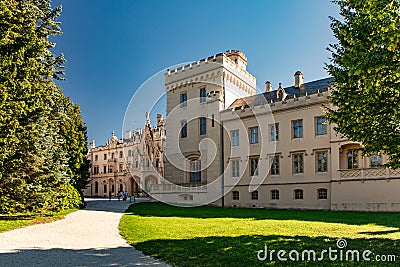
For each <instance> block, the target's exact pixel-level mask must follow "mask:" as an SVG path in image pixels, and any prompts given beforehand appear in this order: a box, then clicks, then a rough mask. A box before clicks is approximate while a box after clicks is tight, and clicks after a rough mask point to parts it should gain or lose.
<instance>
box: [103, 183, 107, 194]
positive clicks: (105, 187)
mask: <svg viewBox="0 0 400 267" xmlns="http://www.w3.org/2000/svg"><path fill="white" fill-rule="evenodd" d="M103 193H104V194H105V193H107V185H106V184H105V185H104V188H103Z"/></svg>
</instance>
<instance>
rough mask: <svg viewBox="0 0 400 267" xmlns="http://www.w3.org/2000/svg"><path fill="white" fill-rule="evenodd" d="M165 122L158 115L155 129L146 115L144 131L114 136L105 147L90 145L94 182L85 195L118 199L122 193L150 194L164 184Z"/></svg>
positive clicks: (91, 174)
mask: <svg viewBox="0 0 400 267" xmlns="http://www.w3.org/2000/svg"><path fill="white" fill-rule="evenodd" d="M164 127H165V121H164V120H163V118H162V115H161V114H157V126H156V127H152V126H151V123H150V119H149V114H146V124H145V127H144V129H137V130H136V131H135V132H134V133H133V134H132V132H126V133H125V136H124V138H123V139H118V137H116V136H115V135H114V132H113V133H112V136H111V139H109V140H108V141H107V142H106V144H105V145H104V146H98V147H96V146H95V143H94V141H92V142H91V143H90V150H89V153H88V157H89V160H90V162H91V170H90V183H89V185H88V186H87V188H86V189H85V190H84V192H83V194H84V195H85V196H96V197H108V196H109V193H110V192H111V195H112V196H116V195H117V193H118V192H120V191H127V192H128V194H129V195H134V194H139V193H142V192H143V190H144V191H146V190H147V191H149V190H150V187H151V185H152V184H158V183H160V179H159V177H160V176H162V175H163V174H164V163H163V147H164V143H165V134H164V133H165V131H164Z"/></svg>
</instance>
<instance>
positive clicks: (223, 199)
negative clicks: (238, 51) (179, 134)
mask: <svg viewBox="0 0 400 267" xmlns="http://www.w3.org/2000/svg"><path fill="white" fill-rule="evenodd" d="M222 90H223V92H224V109H225V72H224V71H222ZM219 115H220V116H219V118H220V125H221V126H220V127H221V133H220V134H221V148H222V149H221V180H222V181H221V190H222V191H221V195H222V198H221V201H222V207H224V206H225V194H224V192H225V176H224V169H225V162H224V157H225V156H224V123H223V122H222V121H221V113H220V114H219Z"/></svg>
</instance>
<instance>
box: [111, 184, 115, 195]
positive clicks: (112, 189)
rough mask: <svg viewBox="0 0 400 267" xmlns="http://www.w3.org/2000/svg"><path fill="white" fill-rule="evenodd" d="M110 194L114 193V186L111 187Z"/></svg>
mask: <svg viewBox="0 0 400 267" xmlns="http://www.w3.org/2000/svg"><path fill="white" fill-rule="evenodd" d="M111 192H112V193H114V192H115V188H114V185H111Z"/></svg>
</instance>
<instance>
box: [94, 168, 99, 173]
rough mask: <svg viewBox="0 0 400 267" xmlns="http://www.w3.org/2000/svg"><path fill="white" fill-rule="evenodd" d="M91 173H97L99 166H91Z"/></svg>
mask: <svg viewBox="0 0 400 267" xmlns="http://www.w3.org/2000/svg"><path fill="white" fill-rule="evenodd" d="M93 174H99V166H94V167H93Z"/></svg>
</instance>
